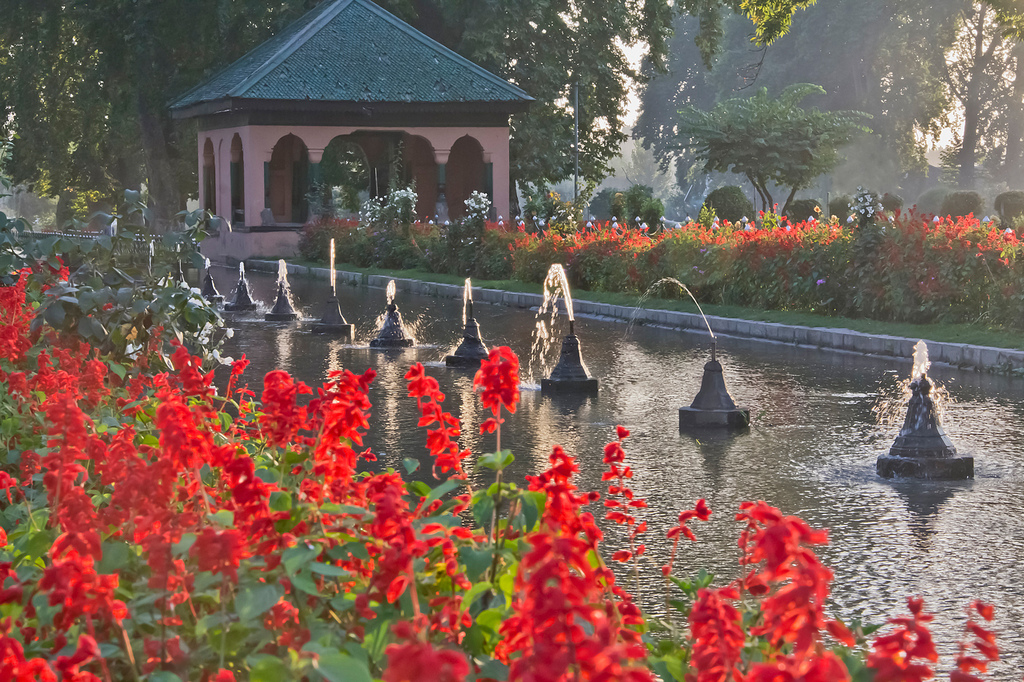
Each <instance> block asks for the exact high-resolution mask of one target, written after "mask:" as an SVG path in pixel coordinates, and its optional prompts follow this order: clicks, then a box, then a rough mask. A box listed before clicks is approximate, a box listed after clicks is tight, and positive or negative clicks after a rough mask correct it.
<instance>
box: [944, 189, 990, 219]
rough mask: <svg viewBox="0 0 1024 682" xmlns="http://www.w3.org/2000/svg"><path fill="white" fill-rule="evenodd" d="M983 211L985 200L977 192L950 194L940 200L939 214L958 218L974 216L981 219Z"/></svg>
mask: <svg viewBox="0 0 1024 682" xmlns="http://www.w3.org/2000/svg"><path fill="white" fill-rule="evenodd" d="M984 209H985V200H984V199H982V198H981V195H980V194H978V193H977V192H971V191H962V192H950V193H949V194H947V195H946V197H945V198H944V199H943V200H942V207H941V208H940V209H939V214H940V215H943V216H952V217H954V218H959V217H961V216H967V215H972V214H973V215H975V216H977V217H981V214H982V211H984Z"/></svg>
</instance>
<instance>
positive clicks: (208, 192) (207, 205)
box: [203, 138, 217, 213]
mask: <svg viewBox="0 0 1024 682" xmlns="http://www.w3.org/2000/svg"><path fill="white" fill-rule="evenodd" d="M203 209H205V210H207V211H210V212H211V213H216V212H217V160H216V156H215V155H214V152H213V140H211V139H210V138H206V143H205V144H204V145H203Z"/></svg>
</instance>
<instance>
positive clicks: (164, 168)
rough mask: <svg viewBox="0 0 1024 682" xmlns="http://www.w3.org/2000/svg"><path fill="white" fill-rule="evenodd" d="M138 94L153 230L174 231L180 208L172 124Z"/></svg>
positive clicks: (143, 96)
mask: <svg viewBox="0 0 1024 682" xmlns="http://www.w3.org/2000/svg"><path fill="white" fill-rule="evenodd" d="M145 99H146V98H145V95H143V94H142V93H140V94H139V98H138V107H139V124H140V127H141V130H142V148H143V151H144V152H145V155H146V177H147V183H146V186H147V187H148V188H149V208H150V210H151V211H152V212H153V227H154V228H155V229H156V230H158V231H161V232H162V231H165V230H169V229H171V227H172V226H173V223H174V215H175V214H176V213H177V212H178V211H179V209H180V206H181V192H180V191H179V189H178V178H177V177H176V176H175V174H174V170H173V169H172V167H171V158H170V153H169V149H168V148H169V144H168V137H169V132H170V130H169V129H170V121H168V120H167V119H166V115H162V111H161V110H160V109H159V108H157V107H154V106H153V105H152V103H150V102H146V101H145Z"/></svg>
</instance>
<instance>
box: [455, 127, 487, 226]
mask: <svg viewBox="0 0 1024 682" xmlns="http://www.w3.org/2000/svg"><path fill="white" fill-rule="evenodd" d="M483 191H484V148H483V146H482V145H481V144H480V142H478V141H477V139H476V138H475V137H473V136H471V135H463V136H462V137H460V138H459V139H457V140H455V144H453V145H452V149H451V152H450V153H449V154H448V163H447V165H446V172H445V195H446V198H447V200H448V214H449V215H450V216H451V217H452V218H460V217H462V216H463V215H464V214H465V212H466V204H465V201H466V199H468V198H469V195H470V194H472V193H473V192H483Z"/></svg>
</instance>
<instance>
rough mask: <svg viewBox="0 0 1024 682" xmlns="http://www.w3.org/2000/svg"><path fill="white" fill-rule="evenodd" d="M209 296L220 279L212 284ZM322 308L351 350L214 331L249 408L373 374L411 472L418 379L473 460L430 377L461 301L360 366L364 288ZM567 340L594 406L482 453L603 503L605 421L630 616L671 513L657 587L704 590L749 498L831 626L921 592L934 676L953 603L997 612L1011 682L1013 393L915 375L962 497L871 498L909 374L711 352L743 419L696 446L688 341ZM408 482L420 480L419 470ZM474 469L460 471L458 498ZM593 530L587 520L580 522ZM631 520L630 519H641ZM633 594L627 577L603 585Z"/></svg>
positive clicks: (523, 342)
mask: <svg viewBox="0 0 1024 682" xmlns="http://www.w3.org/2000/svg"><path fill="white" fill-rule="evenodd" d="M214 276H215V278H216V280H217V284H218V287H219V288H220V290H221V291H225V292H227V291H230V290H231V288H232V286H233V282H234V280H235V279H236V278H237V274H236V273H235V272H234V271H229V270H226V269H215V271H214ZM249 280H250V285H251V288H252V292H253V298H254V299H258V300H261V301H264V302H265V303H266V304H267V307H268V308H269V305H272V304H273V301H272V300H271V297H272V295H273V293H274V291H275V290H276V285H275V280H274V277H273V276H270V275H260V274H257V273H250V274H249ZM292 291H293V296H294V299H295V300H296V301H297V303H298V304H299V305H300V306H303V307H304V310H305V314H306V316H307V317H308V318H313V317H315V316H318V315H319V312H320V311H319V308H318V303H320V302H321V301H323V300H324V299H325V298H326V296H327V291H328V285H327V283H326V281H314V280H303V279H295V280H293V282H292ZM338 298H339V300H340V302H341V306H342V310H343V311H344V314H345V316H346V317H347V318H348V321H349V322H352V323H354V324H355V325H356V330H357V331H356V339H357V340H356V344H354V345H347V344H342V343H340V342H338V341H335V340H332V339H331V338H329V337H323V336H316V335H313V334H311V333H310V329H311V327H312V319H310V320H309V321H307V322H305V323H300V324H298V325H295V324H286V323H268V322H263V321H262V319H261V315H262V311H261V315H260V319H257V318H254V317H249V318H245V317H237V318H234V319H233V321H232V325H233V326H234V327H235V329H236V336H235V338H234V339H232V340H231V341H230V346H229V348H228V349H227V350H228V353H229V354H233V355H238V354H241V353H245V354H246V356H247V357H248V358H249V359H250V360H251V361H252V365H251V366H250V368H249V370H248V371H247V376H248V377H249V380H250V381H251V382H253V384H254V385H253V388H254V389H256V390H257V393H258V392H259V389H260V386H257V385H256V384H261V382H260V380H259V378H260V377H262V376H263V374H264V373H266V372H267V371H269V370H270V369H273V368H275V367H279V368H282V369H285V370H287V371H289V372H291V373H292V374H293V375H295V376H296V377H297V378H299V379H301V380H303V381H305V382H306V383H308V384H310V385H314V386H315V385H318V384H320V383H321V382H322V381H323V379H324V377H325V375H326V373H327V372H328V371H330V370H336V369H341V368H347V369H351V370H352V371H354V372H362V371H363V370H364V369H366V367H373V368H374V369H375V370H376V371H377V373H378V376H377V380H376V381H375V382H374V384H373V388H372V389H371V392H370V398H371V400H372V402H373V405H374V407H373V413H372V417H371V428H372V430H371V432H370V434H369V435H368V437H367V444H368V446H370V447H372V448H373V449H374V451H375V452H377V453H379V457H380V459H381V462H382V463H383V464H384V465H385V466H394V467H396V468H398V469H399V470H402V469H401V462H402V460H403V459H404V458H406V457H418V458H421V459H423V460H424V463H425V464H427V462H426V458H427V451H426V448H425V446H424V443H425V433H424V431H423V430H422V429H418V428H417V427H416V421H417V419H418V417H419V413H418V411H417V410H416V406H415V402H414V401H413V400H411V399H409V398H407V397H406V393H405V382H404V379H403V375H404V374H405V372H406V370H407V369H408V367H409V365H410V364H412V363H414V362H417V361H419V362H423V363H424V364H425V365H427V367H428V372H429V373H430V374H431V375H432V376H434V377H436V378H437V379H438V381H439V382H440V383H441V388H442V390H443V391H444V392H445V393H446V394H447V396H448V397H447V400H446V401H445V408H446V409H448V410H449V411H451V412H453V413H454V414H455V415H456V416H458V417H460V418H461V419H462V420H463V431H464V438H463V441H462V444H463V445H464V446H465V447H469V448H471V449H472V450H473V452H474V453H475V454H481V453H484V452H487V451H489V450H490V449H493V446H494V441H493V435H491V436H483V437H481V436H480V435H479V429H478V427H479V424H480V423H481V422H482V421H483V420H484V419H485V418H486V416H487V415H486V414H484V413H483V412H482V411H481V410H480V406H479V401H478V400H477V399H476V396H475V395H474V393H473V389H472V373H471V372H466V371H458V370H449V369H446V368H445V367H443V364H442V363H443V357H444V355H445V354H447V353H448V352H450V350H452V349H454V347H455V345H456V344H457V342H458V341H459V340H460V335H461V316H462V309H461V306H462V301H461V300H456V299H450V300H449V299H434V298H427V297H417V296H412V295H408V294H404V293H401V292H400V293H399V294H398V298H397V299H396V302H397V303H398V305H399V308H400V310H401V312H402V315H403V317H404V319H405V320H406V322H407V323H408V324H409V326H410V327H411V328H412V330H413V333H414V335H415V336H416V338H417V339H418V341H419V342H420V343H421V344H422V345H421V346H420V347H416V348H411V349H406V350H400V351H387V352H382V351H371V350H370V349H369V348H368V347H366V344H367V343H368V341H369V340H370V339H371V338H372V337H373V335H374V334H375V325H376V324H377V320H378V319H379V317H380V315H381V313H382V312H383V308H384V303H385V300H384V291H383V290H379V289H360V288H354V287H350V286H345V285H341V286H340V287H339V290H338ZM475 313H476V318H477V320H478V321H479V322H480V326H481V331H482V334H483V335H484V339H485V342H486V343H488V344H491V345H508V346H511V347H512V349H513V350H515V351H516V352H517V353H519V354H520V358H521V359H522V360H523V364H524V366H525V364H526V362H525V357H526V354H527V353H528V351H529V348H530V334H531V332H532V329H533V326H534V313H533V312H530V311H522V310H515V309H510V308H505V307H496V306H491V305H488V304H485V303H479V302H477V303H475ZM576 330H577V334H578V335H579V337H580V340H581V344H582V347H583V353H584V358H585V360H586V362H587V364H588V365H589V367H590V370H591V372H592V373H593V374H594V375H595V376H597V377H598V378H599V379H600V380H601V391H600V394H599V395H598V396H597V397H596V398H582V397H572V396H562V397H557V398H551V397H546V396H541V395H540V394H539V392H537V391H533V390H526V391H524V392H523V399H522V403H521V404H520V408H519V411H518V412H517V413H516V414H515V415H512V416H511V417H508V421H507V424H506V426H505V428H504V430H503V434H502V446H503V447H508V448H510V449H512V451H513V452H514V453H515V454H516V457H517V460H516V463H515V464H514V465H513V467H512V471H511V476H512V478H513V479H514V480H517V481H519V482H520V483H521V482H522V481H523V477H524V476H525V475H527V474H536V473H538V472H540V471H541V470H542V469H544V468H545V466H546V464H547V457H548V454H549V453H550V451H551V447H552V445H554V444H556V443H557V444H561V445H562V446H564V447H565V448H566V450H567V451H569V452H570V453H572V454H573V455H575V456H576V457H577V458H578V461H579V464H580V469H581V473H580V477H579V478H580V480H579V481H578V485H579V486H580V488H581V489H584V490H601V491H603V490H604V487H603V485H602V483H601V480H600V479H601V474H602V472H603V471H604V468H605V467H604V465H603V464H602V462H601V460H602V455H603V453H602V448H603V446H604V444H605V443H607V442H608V441H609V440H611V439H613V438H614V437H615V426H616V424H622V425H623V426H625V427H627V428H628V429H630V430H631V431H632V436H631V437H630V438H629V439H628V440H627V442H626V450H627V455H628V461H629V463H630V464H631V466H632V467H633V469H634V471H635V472H636V476H635V478H634V479H633V482H632V486H633V488H634V490H635V491H636V494H637V495H638V496H640V497H646V498H647V499H648V503H649V505H650V508H649V509H648V510H641V512H640V514H638V516H641V518H645V519H646V520H647V521H648V525H649V528H650V530H649V532H648V534H647V536H646V543H647V546H648V561H647V564H646V565H645V573H644V579H643V580H642V581H641V584H640V586H639V590H636V591H637V592H638V593H639V595H640V599H641V601H642V603H643V605H644V607H645V608H647V609H649V610H650V611H653V612H660V611H661V608H662V607H661V605H662V604H663V602H664V593H663V586H662V581H661V580H660V579H659V577H660V572H659V570H658V567H659V566H660V565H661V564H662V563H664V562H665V561H666V560H667V557H668V552H669V550H670V548H671V546H670V544H669V542H668V541H667V540H665V539H664V532H665V530H667V529H668V528H669V527H671V526H672V525H673V523H674V521H675V519H676V517H677V515H678V513H679V512H680V511H681V510H683V509H685V508H689V507H692V505H693V503H694V502H695V501H696V500H697V499H698V498H700V497H704V498H707V500H708V504H709V505H710V507H711V508H712V510H713V511H714V513H713V515H712V520H711V521H710V522H708V523H706V524H695V530H696V532H697V534H698V536H699V538H700V541H699V542H698V543H694V544H687V545H685V546H681V551H680V557H679V559H678V561H677V567H678V570H677V571H676V573H677V575H683V574H685V573H688V572H696V570H697V569H699V568H707V569H708V570H710V571H712V572H714V573H715V574H716V575H718V576H720V577H721V580H722V581H725V580H727V579H731V578H732V577H735V576H736V575H737V573H738V568H737V563H736V560H737V557H738V548H737V546H736V539H737V536H738V533H739V530H740V528H739V526H738V524H736V522H735V521H734V520H733V515H734V513H735V511H736V509H737V507H738V505H739V503H740V502H742V501H744V500H757V499H762V500H766V501H767V502H769V503H771V504H773V505H775V506H777V507H780V508H781V509H782V510H783V511H784V512H786V513H791V514H797V515H800V516H802V517H803V518H804V519H806V520H807V521H808V522H809V523H810V524H811V525H812V526H816V527H827V528H829V529H830V537H831V544H830V545H829V546H827V547H824V548H822V549H821V551H820V554H821V556H822V557H823V559H824V561H825V563H826V564H828V565H829V566H830V567H832V569H833V570H834V572H835V582H834V583H833V591H832V603H831V609H832V612H833V613H834V614H835V615H837V616H838V617H840V618H843V619H844V620H850V619H853V618H861V619H863V620H864V621H865V622H876V623H877V622H880V621H882V620H884V619H885V618H886V617H889V616H893V615H897V614H902V613H905V611H906V606H905V600H906V597H907V596H908V595H921V596H923V597H924V599H925V604H926V607H927V608H928V610H930V611H931V612H933V613H934V614H935V615H936V621H935V623H934V634H935V639H936V643H937V646H938V647H939V649H940V653H941V654H942V656H943V660H942V662H941V664H940V672H948V669H949V667H950V664H951V660H952V657H953V656H954V655H955V653H956V648H957V642H958V641H959V638H960V636H961V634H962V631H963V630H962V628H963V623H964V609H965V607H966V606H967V605H968V604H969V602H970V600H971V599H973V598H980V599H983V600H985V601H989V602H993V603H995V604H996V606H997V610H996V614H997V619H996V629H997V630H998V634H999V644H1000V648H1001V649H1002V651H1003V654H1004V655H1003V661H1002V662H1000V663H998V664H996V665H995V666H994V669H993V674H992V679H1007V680H1008V679H1019V678H1020V671H1021V670H1024V588H1022V586H1021V581H1022V578H1024V518H1022V514H1021V512H1022V510H1024V435H1022V434H1021V430H1020V428H1019V425H1020V424H1021V417H1022V412H1024V401H1022V400H1021V396H1022V395H1024V381H1022V380H1020V379H1011V378H1006V377H997V376H990V375H981V374H976V373H971V372H961V371H958V370H955V369H953V368H948V367H941V366H934V367H933V368H932V370H931V372H930V376H932V377H933V378H934V379H936V380H937V381H938V382H939V383H941V384H942V385H944V386H945V387H946V388H947V389H948V390H949V392H950V394H951V395H952V397H953V399H954V402H953V403H952V404H950V405H948V406H947V408H946V413H945V422H944V426H945V428H946V431H947V433H948V434H949V435H950V437H951V438H952V440H953V442H954V444H955V445H956V446H957V448H958V450H959V451H960V452H961V453H966V454H973V455H974V456H975V457H976V465H975V467H976V469H975V470H976V478H975V480H974V481H971V482H963V483H938V482H934V483H932V482H919V481H914V482H909V481H908V482H897V483H893V482H886V481H883V480H882V479H879V478H878V477H877V476H876V475H875V472H874V463H875V459H876V458H877V457H878V455H880V454H882V453H884V452H886V451H887V449H888V447H889V446H890V445H891V443H892V440H893V438H894V437H895V429H894V428H893V427H887V426H882V425H879V424H878V423H877V420H876V417H875V415H874V413H873V412H872V406H873V405H874V404H875V402H876V401H877V399H878V396H879V394H880V393H891V392H892V390H893V387H894V386H895V384H896V383H897V381H898V380H900V379H902V378H904V377H905V376H907V375H909V373H910V367H911V362H910V359H909V358H908V359H907V360H906V361H904V362H898V361H893V360H892V359H872V358H865V357H861V356H855V355H846V354H839V353H834V352H825V351H818V350H811V349H799V348H794V347H789V346H781V345H770V344H764V343H755V342H752V341H740V340H736V339H721V340H720V341H719V344H718V350H719V359H720V360H721V361H722V363H723V365H724V367H725V376H726V380H727V382H728V385H729V389H730V391H731V393H732V395H733V397H734V398H735V399H736V402H737V403H738V404H741V405H743V406H748V407H749V408H750V411H751V417H752V422H753V423H752V427H751V429H750V430H749V432H748V433H744V434H739V435H734V436H720V437H702V438H701V439H699V440H697V439H694V438H691V437H688V436H685V435H681V434H680V433H679V431H678V413H677V410H678V408H679V407H681V406H683V405H688V404H689V403H690V401H691V400H692V399H693V397H694V396H695V395H696V393H697V391H698V389H699V387H700V379H701V371H702V367H703V364H704V362H706V360H707V357H708V350H707V348H708V344H707V335H706V334H705V335H699V334H694V333H688V332H679V331H673V330H665V329H657V328H651V327H639V326H635V327H633V328H632V329H631V330H630V332H629V335H628V336H625V331H626V325H624V324H621V323H617V322H611V321H602V320H594V319H578V320H577V323H576ZM424 469H426V470H429V466H425V467H424ZM491 475H492V472H490V471H487V470H484V471H483V472H479V473H473V474H472V476H471V478H472V480H473V481H474V483H476V484H481V483H489V482H490V481H491ZM593 512H594V514H595V515H598V516H599V515H600V514H601V513H602V510H601V509H599V508H595V509H593ZM644 513H646V516H644V515H643V514H644ZM606 543H607V545H608V547H607V549H608V550H609V551H608V555H609V556H610V551H611V550H612V549H615V548H618V547H619V546H620V545H621V543H622V535H621V533H620V531H619V530H618V529H617V528H606ZM623 580H625V581H626V585H627V587H629V588H630V589H634V588H635V585H634V583H633V580H632V577H631V576H625V575H623Z"/></svg>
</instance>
